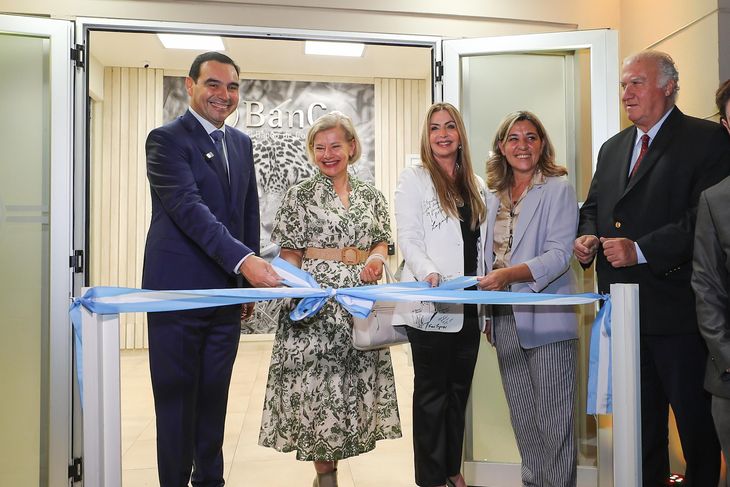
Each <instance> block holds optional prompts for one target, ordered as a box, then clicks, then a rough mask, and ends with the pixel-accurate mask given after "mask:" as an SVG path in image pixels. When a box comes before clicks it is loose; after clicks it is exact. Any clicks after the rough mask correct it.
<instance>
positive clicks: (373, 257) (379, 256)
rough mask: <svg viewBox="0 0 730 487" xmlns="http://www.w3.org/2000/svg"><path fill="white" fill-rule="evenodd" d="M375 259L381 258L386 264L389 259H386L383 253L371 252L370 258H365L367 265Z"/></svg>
mask: <svg viewBox="0 0 730 487" xmlns="http://www.w3.org/2000/svg"><path fill="white" fill-rule="evenodd" d="M374 260H379V261H380V262H382V263H383V264H386V263H387V261H386V260H385V256H384V255H382V254H370V255H368V258H367V259H365V265H368V264H369V263H370V262H372V261H374Z"/></svg>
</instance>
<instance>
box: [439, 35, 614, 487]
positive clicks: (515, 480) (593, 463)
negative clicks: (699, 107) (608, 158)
mask: <svg viewBox="0 0 730 487" xmlns="http://www.w3.org/2000/svg"><path fill="white" fill-rule="evenodd" d="M617 39H618V38H617V35H616V32H612V31H607V30H600V31H583V32H565V33H551V34H537V35H525V36H509V37H491V38H483V39H464V40H449V41H443V44H442V45H443V65H444V76H443V99H444V101H448V102H450V103H452V104H454V105H455V106H457V107H459V109H460V110H461V112H462V114H463V117H464V121H465V124H466V128H467V133H468V136H469V143H470V146H471V149H472V160H473V161H474V166H475V171H476V172H477V174H479V175H480V176H482V177H483V178H485V177H486V167H485V166H486V165H485V161H486V160H487V158H488V157H489V150H490V148H491V144H492V140H493V138H494V133H495V131H496V129H497V126H498V125H499V122H500V121H501V120H502V118H503V117H504V116H505V115H507V114H508V113H510V112H513V111H516V110H529V111H532V112H534V113H536V114H537V116H538V117H539V118H540V119H541V120H542V121H543V123H544V124H545V126H546V129H547V131H548V133H549V134H550V137H551V140H552V142H553V144H554V145H555V149H556V153H557V161H558V162H562V163H563V164H564V165H565V166H566V167H567V168H568V171H569V176H568V177H569V179H570V181H571V182H572V183H573V185H574V186H575V188H576V191H577V193H578V198H579V199H580V200H583V199H585V195H586V194H587V191H588V186H589V184H590V179H591V176H592V173H593V170H594V168H595V161H596V159H597V154H598V149H599V148H600V146H601V143H602V142H603V141H605V140H606V139H607V138H608V137H609V136H610V135H612V134H614V133H616V132H617V131H618V128H619V116H618V107H619V105H618V89H617V88H618V42H617ZM574 272H580V273H579V274H577V276H579V277H580V279H578V281H579V282H581V283H582V285H583V288H584V289H581V290H585V291H593V287H594V284H593V281H592V275H586V276H585V280H584V279H583V278H584V273H583V272H582V271H579V270H578V269H577V268H576V269H574ZM585 274H588V273H585ZM578 313H579V317H580V323H581V326H580V329H579V336H580V340H579V372H578V381H579V383H578V399H577V401H576V404H575V408H576V418H577V420H576V436H577V438H578V464H579V472H578V485H579V486H585V487H588V486H590V487H595V486H597V485H599V484H600V485H611V482H610V481H611V480H612V479H611V442H610V436H611V435H610V433H611V430H610V423H607V422H606V419H605V418H595V417H593V416H587V415H586V414H585V410H586V407H585V401H586V383H587V370H588V350H589V337H590V324H591V321H592V319H593V311H592V309H590V307H588V306H583V307H581V309H579V310H578ZM468 418H469V419H468V423H467V435H466V448H465V466H464V471H465V474H466V476H467V478H466V480H467V483H468V484H469V485H475V486H485V487H487V486H488V487H510V486H514V485H520V484H521V481H520V480H521V476H520V456H519V453H518V451H517V446H516V444H515V440H514V435H513V432H512V427H511V424H510V419H509V412H508V409H507V404H506V400H505V398H504V392H503V389H502V383H501V379H500V375H499V369H498V366H497V358H496V353H495V352H494V349H493V348H492V347H491V346H489V345H488V344H486V342H483V343H482V347H481V350H480V351H479V359H478V363H477V369H476V373H475V376H474V382H473V386H472V394H471V399H470V405H469V411H468ZM599 467H601V468H599ZM599 479H600V480H599Z"/></svg>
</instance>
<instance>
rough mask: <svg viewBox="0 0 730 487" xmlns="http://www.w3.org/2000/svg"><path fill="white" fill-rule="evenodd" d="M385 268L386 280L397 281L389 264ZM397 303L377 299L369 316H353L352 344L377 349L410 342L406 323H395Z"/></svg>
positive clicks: (357, 347) (360, 347)
mask: <svg viewBox="0 0 730 487" xmlns="http://www.w3.org/2000/svg"><path fill="white" fill-rule="evenodd" d="M383 268H384V269H385V280H386V282H388V283H391V282H395V278H394V277H393V273H392V272H390V268H389V267H388V264H383ZM395 305H396V303H394V302H389V301H376V302H375V305H373V309H372V310H371V311H370V314H369V315H368V316H367V318H357V317H353V323H352V345H353V346H354V347H355V348H356V349H358V350H375V349H378V348H385V347H390V346H392V345H400V344H402V343H407V342H408V335H407V334H406V325H393V312H394V311H395Z"/></svg>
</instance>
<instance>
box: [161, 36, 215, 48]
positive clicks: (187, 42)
mask: <svg viewBox="0 0 730 487" xmlns="http://www.w3.org/2000/svg"><path fill="white" fill-rule="evenodd" d="M157 37H159V38H160V42H162V45H163V46H165V47H166V48H167V49H194V50H196V51H225V50H226V48H225V46H223V39H221V38H220V37H219V36H201V35H189V34H157Z"/></svg>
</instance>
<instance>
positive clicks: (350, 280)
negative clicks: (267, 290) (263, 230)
mask: <svg viewBox="0 0 730 487" xmlns="http://www.w3.org/2000/svg"><path fill="white" fill-rule="evenodd" d="M350 187H351V191H350V207H349V208H348V209H345V207H344V205H343V204H342V202H341V201H340V199H339V197H338V196H337V193H335V190H334V187H333V185H332V182H331V180H330V179H329V178H327V177H325V176H323V175H322V174H321V173H318V174H317V175H315V176H313V177H311V178H309V179H307V180H305V181H303V182H301V183H300V184H297V185H296V186H294V187H292V188H291V189H289V191H288V192H287V194H286V196H285V198H284V201H283V202H282V205H281V208H280V209H279V212H278V213H277V215H276V221H275V223H274V229H273V231H272V234H271V239H272V241H274V242H276V243H278V244H279V245H280V246H281V247H285V248H291V249H306V248H307V247H316V248H335V247H357V248H359V249H362V250H369V249H370V248H371V247H372V246H373V245H374V244H376V243H378V242H389V241H390V222H389V218H388V209H387V205H386V202H385V198H384V197H383V195H382V193H380V192H379V191H378V190H377V189H375V188H374V187H373V186H372V185H371V184H368V183H366V182H363V181H360V180H358V179H356V178H354V177H352V176H350ZM362 268H363V264H358V265H347V264H344V263H342V262H336V261H330V260H320V259H306V258H305V259H304V260H303V262H302V269H304V270H305V271H307V272H309V273H311V274H312V275H313V276H314V278H315V279H316V280H317V282H318V283H319V284H320V285H321V286H323V287H327V286H329V287H333V288H339V287H352V286H358V285H362V282H361V281H360V271H361V270H362ZM351 328H352V318H351V317H350V315H349V313H348V312H347V311H346V310H344V309H343V308H342V307H341V306H340V305H339V304H338V303H337V302H335V300H333V299H332V300H330V301H328V302H327V304H326V305H325V306H324V307H323V308H322V309H321V310H320V311H319V312H318V313H317V314H316V315H315V316H313V317H311V318H308V319H305V320H302V321H299V322H292V321H291V320H290V319H289V314H288V312H282V313H281V315H280V317H279V327H278V329H277V332H276V338H275V341H274V347H273V351H272V355H271V365H270V367H269V377H268V384H267V386H266V398H265V401H264V412H263V416H262V419H261V431H260V434H259V444H260V445H263V446H267V447H272V448H275V449H276V450H279V451H282V452H290V451H295V450H296V452H297V459H298V460H306V461H333V460H339V459H343V458H348V457H352V456H355V455H358V454H360V453H364V452H367V451H370V450H372V449H373V448H375V442H376V441H377V440H381V439H387V438H399V437H400V436H401V428H400V418H399V416H398V402H397V399H396V392H395V382H394V379H393V368H392V365H391V361H390V351H389V350H388V349H387V348H386V349H382V350H374V351H368V352H363V351H359V350H356V349H355V348H354V347H353V346H352V338H351Z"/></svg>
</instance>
